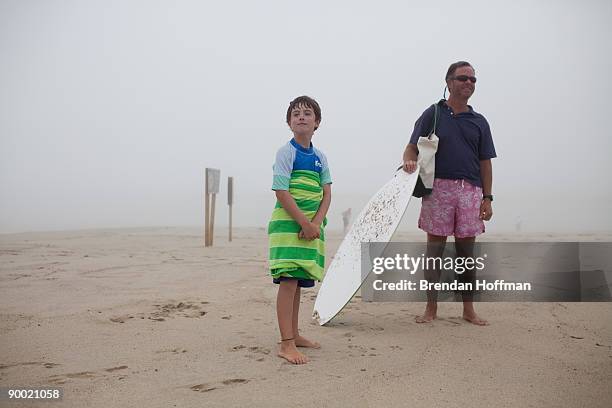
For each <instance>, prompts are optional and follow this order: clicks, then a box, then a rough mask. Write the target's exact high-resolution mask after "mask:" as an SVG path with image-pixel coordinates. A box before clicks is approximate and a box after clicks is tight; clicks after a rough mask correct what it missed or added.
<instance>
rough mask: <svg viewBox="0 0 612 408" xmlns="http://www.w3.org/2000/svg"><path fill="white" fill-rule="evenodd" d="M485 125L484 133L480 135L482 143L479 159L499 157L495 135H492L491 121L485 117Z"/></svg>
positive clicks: (479, 149)
mask: <svg viewBox="0 0 612 408" xmlns="http://www.w3.org/2000/svg"><path fill="white" fill-rule="evenodd" d="M483 121H484V125H483V127H482V134H481V135H480V144H479V146H478V159H479V160H488V159H493V158H495V157H497V154H496V153H495V146H494V145H493V136H491V128H490V127H489V122H487V120H486V119H485V118H484V117H483Z"/></svg>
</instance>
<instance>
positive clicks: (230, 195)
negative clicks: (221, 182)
mask: <svg viewBox="0 0 612 408" xmlns="http://www.w3.org/2000/svg"><path fill="white" fill-rule="evenodd" d="M233 203H234V178H233V177H228V178H227V205H228V206H229V242H232V204H233Z"/></svg>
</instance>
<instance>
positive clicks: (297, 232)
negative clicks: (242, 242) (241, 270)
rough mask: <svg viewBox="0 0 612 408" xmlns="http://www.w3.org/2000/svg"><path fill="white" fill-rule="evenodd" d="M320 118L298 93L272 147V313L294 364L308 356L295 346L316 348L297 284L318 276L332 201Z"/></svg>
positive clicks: (283, 347)
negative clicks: (301, 321) (318, 137)
mask: <svg viewBox="0 0 612 408" xmlns="http://www.w3.org/2000/svg"><path fill="white" fill-rule="evenodd" d="M320 123H321V108H320V107H319V104H318V103H317V101H315V100H314V99H312V98H310V97H308V96H300V97H298V98H296V99H294V100H293V101H291V103H290V104H289V109H287V124H288V125H289V128H290V129H291V131H292V132H293V138H292V139H291V140H290V141H289V142H288V143H286V144H285V145H284V146H283V147H281V148H280V149H279V150H278V152H277V153H276V161H275V162H274V168H273V174H274V176H273V182H272V190H274V191H275V193H276V198H277V200H278V201H277V203H276V207H275V208H274V211H273V212H272V217H271V219H270V223H269V225H268V235H269V243H270V255H269V256H270V258H269V259H270V274H271V275H272V278H273V282H274V283H276V284H278V285H279V287H278V295H277V298H276V313H277V317H278V327H279V330H280V335H281V339H280V351H279V353H278V355H279V356H280V357H283V358H284V359H286V360H287V361H289V362H290V363H293V364H304V363H307V362H308V358H307V357H306V356H305V355H304V354H302V353H301V352H299V351H298V350H297V348H296V347H312V348H319V347H320V345H319V343H317V342H315V341H311V340H308V339H306V338H305V337H303V336H301V335H300V333H299V331H298V313H299V309H300V288H310V287H313V286H314V281H315V280H316V281H321V278H322V277H323V268H324V266H325V236H324V233H323V229H324V227H325V225H326V224H327V219H326V218H325V216H326V215H327V210H328V209H329V205H330V203H331V183H332V180H331V176H330V173H329V166H328V164H327V158H326V157H325V155H324V154H323V152H321V151H320V150H319V149H317V148H316V147H314V146H313V145H312V142H311V140H312V136H313V134H314V132H315V130H317V128H318V127H319V124H320Z"/></svg>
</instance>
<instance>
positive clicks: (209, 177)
mask: <svg viewBox="0 0 612 408" xmlns="http://www.w3.org/2000/svg"><path fill="white" fill-rule="evenodd" d="M220 175H221V171H219V170H217V169H209V168H207V169H206V173H205V174H204V178H205V179H206V181H205V185H204V189H205V190H206V191H205V194H206V196H205V198H204V212H205V214H204V246H207V247H208V246H212V245H213V234H214V231H215V197H216V195H217V193H218V192H219V178H220ZM211 195H212V197H211Z"/></svg>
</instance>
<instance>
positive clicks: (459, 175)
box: [410, 100, 497, 187]
mask: <svg viewBox="0 0 612 408" xmlns="http://www.w3.org/2000/svg"><path fill="white" fill-rule="evenodd" d="M438 106H439V109H438V114H439V117H438V123H437V125H436V132H435V133H436V136H438V138H439V139H440V141H439V143H438V151H437V152H436V174H435V177H436V178H443V179H451V180H467V181H468V182H469V183H470V184H473V185H476V186H479V187H482V183H481V181H480V160H487V159H492V158H494V157H497V154H496V153H495V146H493V137H492V136H491V129H490V128H489V123H488V122H487V120H486V119H485V117H484V116H482V115H481V114H480V113H477V112H475V111H474V109H472V107H471V106H469V105H468V108H469V111H468V112H463V113H459V114H457V115H455V114H454V113H453V110H452V109H451V108H450V107H448V105H446V101H445V100H441V101H440V102H438ZM434 111H435V108H434V107H433V105H432V106H430V107H429V108H428V109H427V110H426V111H425V112H423V114H422V115H421V117H420V118H419V119H418V120H417V121H416V123H415V124H414V131H413V132H412V136H411V137H410V143H411V144H417V141H418V140H419V137H420V136H426V135H427V134H428V132H430V131H431V128H432V125H433V115H434Z"/></svg>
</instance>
